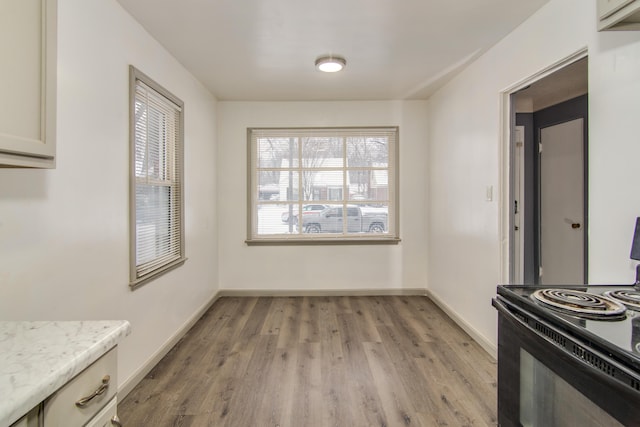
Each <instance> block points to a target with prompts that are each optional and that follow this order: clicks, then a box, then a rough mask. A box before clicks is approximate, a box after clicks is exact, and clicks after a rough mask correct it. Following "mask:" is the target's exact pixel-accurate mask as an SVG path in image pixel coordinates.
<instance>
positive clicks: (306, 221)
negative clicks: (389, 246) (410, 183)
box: [247, 127, 399, 244]
mask: <svg viewBox="0 0 640 427" xmlns="http://www.w3.org/2000/svg"><path fill="white" fill-rule="evenodd" d="M248 147H249V148H248V153H249V179H248V182H249V184H248V185H249V190H248V201H249V213H248V227H247V228H248V232H247V243H249V244H252V243H282V242H291V243H309V242H324V243H326V242H336V243H340V242H347V243H348V242H359V243H362V242H370V243H396V242H397V241H398V240H399V227H398V191H397V188H398V128H397V127H370V128H283V129H275V128H266V129H265V128H262V129H258V128H250V129H248Z"/></svg>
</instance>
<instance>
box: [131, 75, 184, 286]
mask: <svg viewBox="0 0 640 427" xmlns="http://www.w3.org/2000/svg"><path fill="white" fill-rule="evenodd" d="M130 81H131V82H130V84H131V106H130V116H131V117H130V121H131V124H130V126H131V131H130V132H131V172H130V174H131V178H130V206H131V208H130V209H131V219H130V240H131V255H130V257H131V268H130V271H131V273H130V276H131V277H130V286H132V287H135V286H137V285H139V284H142V283H144V282H146V281H148V280H149V279H151V278H153V277H156V276H157V275H159V274H161V273H163V272H165V271H167V270H169V269H171V268H173V267H176V266H178V265H181V264H182V263H183V262H184V260H185V258H184V226H183V196H182V195H183V159H182V151H183V123H184V119H183V103H182V101H180V100H179V99H178V98H176V97H175V96H173V95H172V94H171V93H169V92H168V91H167V90H165V89H164V88H162V87H161V86H159V85H158V84H157V83H155V82H154V81H153V80H151V79H150V78H149V77H147V76H146V75H144V74H143V73H141V72H140V71H138V70H137V69H135V68H134V67H131V69H130Z"/></svg>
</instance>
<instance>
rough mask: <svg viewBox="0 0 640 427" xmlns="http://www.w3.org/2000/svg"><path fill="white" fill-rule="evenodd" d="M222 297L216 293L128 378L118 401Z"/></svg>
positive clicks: (121, 388) (129, 391) (120, 388)
mask: <svg viewBox="0 0 640 427" xmlns="http://www.w3.org/2000/svg"><path fill="white" fill-rule="evenodd" d="M220 297H221V295H220V292H216V293H215V294H214V295H213V297H211V299H210V300H209V301H207V302H206V303H204V304H203V305H202V306H201V307H200V308H199V309H198V310H196V311H195V313H194V314H193V315H192V316H191V317H190V318H189V319H188V320H187V321H186V322H185V323H184V324H183V325H182V327H180V329H178V330H177V331H176V332H175V333H174V334H173V335H172V336H171V337H170V338H169V339H168V340H167V341H166V342H165V343H164V344H163V345H162V346H161V347H160V348H159V349H158V350H157V351H156V352H155V353H153V355H152V356H151V357H150V358H149V359H148V360H147V361H146V362H145V363H144V365H142V366H141V367H140V368H138V370H136V371H135V372H134V373H133V375H131V376H130V377H129V378H127V379H126V380H125V381H124V382H123V383H122V385H121V386H120V387H119V389H118V400H119V401H122V399H124V398H125V397H126V396H127V395H128V394H129V393H131V390H133V389H134V387H135V386H136V385H138V383H139V382H140V381H142V380H143V379H144V377H145V376H146V375H147V374H148V373H149V372H150V371H151V370H152V369H153V368H154V367H155V366H156V365H157V364H158V362H160V360H162V358H163V357H164V356H166V355H167V353H169V351H170V350H171V349H172V348H173V346H175V345H176V344H177V343H178V341H180V339H181V338H182V337H183V336H184V335H185V334H186V333H187V332H188V331H189V329H191V328H192V327H193V325H195V324H196V322H197V321H198V320H199V319H200V318H201V317H202V315H203V314H204V313H205V312H206V311H207V310H208V309H209V308H210V307H211V306H212V305H213V303H214V302H216V301H217V300H218V299H219V298H220Z"/></svg>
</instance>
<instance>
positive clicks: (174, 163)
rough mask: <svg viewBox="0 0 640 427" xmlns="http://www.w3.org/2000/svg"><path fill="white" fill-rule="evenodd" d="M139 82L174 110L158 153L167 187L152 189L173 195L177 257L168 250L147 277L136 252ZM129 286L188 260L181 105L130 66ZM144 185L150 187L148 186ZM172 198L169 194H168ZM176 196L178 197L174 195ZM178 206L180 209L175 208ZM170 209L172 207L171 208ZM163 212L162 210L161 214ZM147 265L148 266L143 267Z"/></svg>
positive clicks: (169, 202) (172, 235)
mask: <svg viewBox="0 0 640 427" xmlns="http://www.w3.org/2000/svg"><path fill="white" fill-rule="evenodd" d="M138 82H140V83H142V85H144V86H146V88H147V90H151V91H152V92H155V93H154V95H155V96H159V97H160V98H161V99H162V101H167V105H170V104H173V107H177V108H176V110H177V112H178V114H177V120H176V122H175V123H176V124H177V127H178V129H177V131H176V132H173V133H172V135H173V136H174V141H173V143H171V145H170V146H169V149H168V150H158V152H159V153H160V152H163V154H162V156H163V162H164V163H163V164H165V168H166V171H165V173H166V174H167V175H168V176H169V177H168V178H165V180H167V181H168V184H162V185H161V184H158V183H156V184H155V185H154V188H161V187H162V188H164V187H168V188H170V189H173V190H174V194H172V195H171V196H169V198H168V200H167V205H166V212H168V215H169V216H170V220H168V223H169V224H170V226H169V231H171V232H170V233H169V236H170V238H171V239H173V238H178V239H179V242H177V243H176V244H170V245H169V246H171V247H172V248H174V249H175V248H177V253H175V252H172V251H171V250H169V251H167V252H165V253H163V254H162V256H159V257H156V258H154V260H159V259H161V258H162V257H165V256H166V255H167V254H168V255H169V256H172V255H175V256H173V258H172V259H167V260H164V261H163V262H160V263H158V265H157V266H154V267H153V268H152V269H149V271H147V272H146V273H143V274H141V272H140V270H139V265H138V262H137V251H138V247H139V242H138V233H137V217H138V215H137V213H138V212H137V208H138V206H137V201H136V190H137V188H138V177H137V176H136V147H137V141H136V116H135V106H136V101H137V88H138ZM129 140H130V142H129V149H130V152H129V156H130V161H129V163H130V167H129V242H130V247H129V262H130V268H129V286H130V288H131V289H132V290H133V289H136V288H137V287H139V286H141V285H143V284H145V283H148V282H149V281H151V280H153V279H155V278H157V277H159V276H161V275H163V274H165V273H167V272H168V271H170V270H173V269H175V268H177V267H179V266H181V265H183V264H184V262H185V261H186V260H187V258H186V257H185V233H184V205H185V203H184V102H182V100H180V99H179V98H178V97H177V96H175V95H173V94H172V93H171V92H169V91H168V90H166V89H165V88H164V87H162V86H161V85H160V84H158V83H157V82H155V81H154V80H153V79H151V78H150V77H149V76H147V75H146V74H144V73H143V72H141V71H140V70H138V69H137V68H135V67H134V66H133V65H130V66H129ZM146 185H149V184H148V183H147V184H146ZM169 193H170V194H171V191H169ZM175 193H177V194H175ZM175 204H178V205H179V206H177V207H176V206H175ZM172 205H173V206H172ZM163 212H165V210H164V209H163V210H162V211H161V212H160V213H163ZM175 221H177V222H178V224H177V225H171V223H172V222H175ZM146 264H148V263H146Z"/></svg>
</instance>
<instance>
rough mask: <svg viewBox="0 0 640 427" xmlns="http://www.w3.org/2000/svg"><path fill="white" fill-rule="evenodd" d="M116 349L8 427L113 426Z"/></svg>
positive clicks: (115, 421)
mask: <svg viewBox="0 0 640 427" xmlns="http://www.w3.org/2000/svg"><path fill="white" fill-rule="evenodd" d="M117 386H118V376H117V350H116V347H114V348H113V349H111V350H109V351H108V352H107V353H105V354H104V355H103V356H102V357H100V358H99V359H98V360H96V361H95V362H94V363H93V364H91V365H90V366H89V367H87V368H86V369H85V370H84V371H82V372H81V373H79V374H78V375H76V376H75V377H74V378H73V379H71V380H70V381H69V382H68V383H66V384H65V385H64V386H62V387H61V388H60V389H58V390H57V391H56V392H55V393H53V394H52V395H51V396H49V397H48V398H47V399H46V400H45V401H44V402H42V403H41V404H40V405H38V406H37V407H35V408H34V409H32V410H31V411H30V412H29V413H28V414H26V415H25V416H23V417H22V418H21V419H20V420H18V421H17V422H16V423H14V424H13V425H12V426H11V427H43V426H44V427H82V426H86V427H114V426H120V425H121V424H120V421H119V420H118V417H117V415H116V412H117V404H118V398H117V395H116V391H117Z"/></svg>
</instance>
